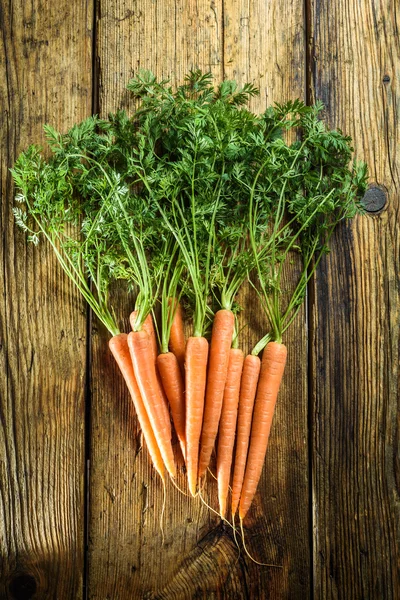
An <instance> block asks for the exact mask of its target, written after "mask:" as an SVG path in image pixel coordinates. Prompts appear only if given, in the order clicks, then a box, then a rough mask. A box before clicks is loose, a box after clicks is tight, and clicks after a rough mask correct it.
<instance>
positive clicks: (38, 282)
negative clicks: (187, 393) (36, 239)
mask: <svg viewBox="0 0 400 600" xmlns="http://www.w3.org/2000/svg"><path fill="white" fill-rule="evenodd" d="M399 8H400V6H399V3H398V2H397V0H379V1H378V0H359V1H358V2H348V1H347V0H306V1H304V0H290V1H289V0H281V1H278V0H207V1H206V0H189V1H186V2H184V0H164V1H161V0H160V1H158V2H157V1H156V0H98V1H97V3H96V4H94V2H93V0H85V1H84V0H57V1H54V2H46V1H45V0H30V1H29V2H26V0H0V26H1V42H0V44H1V49H0V108H1V139H0V144H1V161H0V165H1V166H0V168H1V186H2V187H1V193H2V202H1V213H0V230H1V244H0V253H1V274H0V282H1V283H0V285H1V298H0V315H1V320H0V348H1V352H0V373H1V375H0V549H1V557H0V598H1V599H3V598H7V599H16V600H25V599H30V598H36V599H40V600H42V599H47V598H49V599H53V598H54V599H57V600H63V599H73V600H79V599H81V598H86V597H87V598H90V599H99V600H100V599H101V600H103V599H104V600H105V599H110V600H125V599H132V598H147V599H150V598H151V599H191V598H199V599H200V598H204V599H213V598H215V599H216V598H227V599H235V598H238V599H253V598H254V599H259V598H260V599H261V598H273V599H281V598H287V599H290V600H295V599H297V598H299V599H304V598H316V599H323V600H324V599H331V598H332V599H338V600H353V599H357V600H358V599H377V600H378V599H379V600H381V599H382V600H383V599H384V600H390V599H396V598H397V599H398V598H400V577H399V545H400V544H399V542H400V536H399V516H400V496H399V491H400V463H399V452H398V447H399V414H400V412H399V406H398V398H399V394H398V391H399V371H398V369H399V339H400V338H399V319H400V311H399V306H400V304H399V289H400V279H399V273H400V233H399V232H400V229H399V209H400V202H399V201H400V198H399V182H400V179H399V174H400V173H399V170H400V155H399V150H398V148H399V142H400V129H399V128H400V121H399V116H400V41H399V30H398V23H399V22H400V14H399ZM138 67H147V68H151V69H152V70H154V71H155V72H156V73H157V74H158V75H162V76H171V79H172V81H173V82H182V79H183V76H184V75H185V73H186V72H187V71H188V69H189V68H194V67H200V68H202V69H203V70H211V71H212V72H213V73H214V75H215V76H216V78H218V79H221V78H222V77H229V78H236V79H238V80H239V81H241V82H245V81H253V82H255V83H256V84H257V85H258V86H260V89H261V95H260V98H259V99H254V100H253V101H252V108H253V109H255V110H261V109H263V108H264V107H265V105H266V104H267V103H271V102H273V101H275V100H278V101H283V100H286V99H289V98H295V97H300V98H303V99H304V100H306V101H307V102H312V100H313V99H315V98H320V99H322V100H323V101H324V103H325V105H326V117H327V120H328V122H329V123H330V124H331V125H332V126H338V127H341V128H342V129H343V130H344V131H345V132H346V133H349V134H351V135H352V136H353V138H354V144H355V149H356V153H357V156H358V157H359V158H363V159H365V160H367V162H368V164H369V166H370V174H371V184H372V186H373V187H374V188H375V192H376V191H377V190H376V188H378V186H380V189H381V190H383V191H384V195H383V199H385V198H386V205H385V206H384V208H383V209H382V210H380V211H378V212H377V209H379V208H382V206H381V205H380V204H379V201H380V197H379V188H378V195H377V194H375V195H372V197H371V196H370V198H369V200H368V201H367V208H368V209H369V211H370V212H369V213H368V214H367V216H364V217H358V218H356V219H355V220H354V222H352V223H351V224H349V225H347V226H343V227H341V228H340V230H339V231H338V232H337V234H336V236H335V238H334V241H333V252H332V253H331V255H330V256H328V257H327V258H326V260H324V262H323V263H321V265H320V267H319V269H318V272H317V275H316V277H315V279H314V281H313V283H312V285H310V290H309V297H308V303H307V306H306V307H305V309H304V310H303V311H302V312H301V314H300V315H299V318H298V319H297V321H296V323H295V324H294V325H293V327H292V329H291V332H290V335H289V336H288V337H287V338H286V342H287V344H288V346H289V365H288V369H287V372H286V374H285V380H284V384H283V389H282V392H281V394H280V399H279V404H278V407H277V411H276V417H275V420H274V426H273V432H272V438H271V442H270V449H269V452H268V457H267V460H266V467H265V470H264V475H263V479H262V483H261V485H260V490H259V493H258V495H257V498H256V502H255V505H254V507H253V508H252V510H251V513H250V514H249V518H248V519H247V521H246V536H247V542H248V546H249V549H250V550H251V552H252V553H253V555H254V556H255V557H256V558H257V559H258V560H260V561H269V562H273V563H274V564H279V565H282V567H283V568H282V569H272V568H265V567H257V566H256V565H255V564H254V563H252V562H251V561H249V560H248V558H246V557H245V556H243V553H242V554H241V555H240V557H238V552H237V548H236V546H235V543H234V540H233V538H232V535H231V533H230V531H229V529H227V528H224V527H223V526H222V525H221V522H220V521H219V519H218V518H217V517H215V516H213V515H212V514H211V513H210V512H209V511H208V510H207V509H205V508H204V507H203V506H202V505H201V504H200V503H199V502H196V501H189V500H188V499H187V498H185V497H183V496H182V495H180V494H179V493H178V492H177V491H176V490H174V488H172V487H170V488H169V489H168V504H167V511H166V519H165V537H166V539H165V544H164V545H163V546H161V534H160V530H159V526H158V518H159V513H160V510H161V498H162V495H161V490H160V486H159V483H158V482H157V479H156V478H155V477H154V472H153V471H152V470H151V468H150V466H149V462H148V459H147V455H146V452H145V451H143V450H142V447H141V439H140V434H139V432H138V428H137V422H136V418H135V415H134V412H133V409H132V406H131V404H130V402H129V399H128V396H127V393H126V390H125V388H124V385H123V382H122V380H121V377H120V376H119V374H118V372H117V369H116V367H115V365H114V364H113V361H112V359H111V357H110V354H109V351H108V348H107V335H106V332H105V331H104V330H103V329H102V328H101V327H99V325H98V323H97V322H95V321H92V320H91V318H90V315H89V314H88V312H87V309H86V307H85V305H84V304H83V302H82V300H81V299H80V298H79V297H78V295H77V293H76V291H75V290H74V289H73V287H72V286H71V284H70V283H69V281H68V280H67V279H66V277H65V276H64V274H63V273H62V271H61V269H60V267H59V266H58V265H57V262H56V260H55V258H54V257H53V256H52V255H51V254H50V253H49V251H48V249H47V248H46V247H45V246H40V247H38V248H35V249H34V248H32V247H28V246H27V244H26V242H25V239H24V236H23V235H22V234H21V233H20V232H19V231H17V230H16V228H15V226H14V223H13V217H12V213H11V207H12V204H13V189H12V184H11V178H10V174H9V171H8V169H9V167H10V166H11V165H12V164H13V161H14V159H15V157H16V156H17V154H18V153H19V152H20V151H21V150H22V149H23V148H25V147H26V146H27V145H28V144H29V143H31V142H39V141H40V140H42V139H43V130H42V124H43V123H45V122H50V123H52V124H53V125H55V126H56V127H58V128H61V129H66V128H67V127H69V126H70V125H72V124H73V123H74V122H75V121H77V120H80V119H82V118H83V117H85V116H87V115H89V114H91V113H93V112H95V113H100V114H101V115H106V114H107V113H108V111H111V110H115V109H116V108H117V107H119V106H127V105H128V104H129V97H128V95H127V94H126V92H125V85H126V83H127V81H128V79H129V78H130V77H131V76H132V75H133V73H135V71H136V70H137V69H138ZM371 194H373V193H372V192H371ZM374 210H375V212H372V211H374ZM294 270H295V266H294ZM288 276H289V274H288ZM247 303H248V310H249V311H250V310H252V319H251V327H250V328H249V329H247V330H246V331H245V333H244V336H243V345H244V348H245V349H247V347H248V346H249V345H250V344H251V342H252V341H253V340H254V339H256V338H257V336H258V334H259V333H260V332H261V331H262V328H263V322H262V319H261V317H260V315H259V314H257V312H256V309H255V308H253V309H252V302H251V298H250V297H249V298H247ZM120 306H121V314H124V315H127V314H128V313H129V310H130V309H131V305H130V304H129V302H128V301H127V300H125V301H122V300H121V302H120ZM210 500H211V501H212V502H214V501H215V497H213V496H211V497H210Z"/></svg>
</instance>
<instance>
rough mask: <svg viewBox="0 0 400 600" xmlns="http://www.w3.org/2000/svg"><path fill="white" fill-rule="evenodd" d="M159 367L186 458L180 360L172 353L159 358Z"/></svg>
mask: <svg viewBox="0 0 400 600" xmlns="http://www.w3.org/2000/svg"><path fill="white" fill-rule="evenodd" d="M157 367H158V371H159V373H160V377H161V382H162V385H163V388H164V391H165V394H166V396H167V398H168V402H169V405H170V407H171V413H172V419H173V422H174V426H175V431H176V435H177V436H178V440H179V443H180V446H181V450H182V454H183V457H185V454H186V451H185V396H184V386H183V379H182V374H181V371H180V369H179V364H178V359H177V357H176V356H175V354H173V353H172V352H166V353H165V354H159V355H158V356H157Z"/></svg>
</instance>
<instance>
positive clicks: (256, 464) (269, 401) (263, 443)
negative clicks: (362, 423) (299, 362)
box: [239, 342, 287, 520]
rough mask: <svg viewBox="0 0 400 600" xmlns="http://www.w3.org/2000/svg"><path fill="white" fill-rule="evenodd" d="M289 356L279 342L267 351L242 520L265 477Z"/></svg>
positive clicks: (270, 343)
mask: <svg viewBox="0 0 400 600" xmlns="http://www.w3.org/2000/svg"><path fill="white" fill-rule="evenodd" d="M286 355H287V349H286V346H284V345H283V344H279V343H277V342H269V344H267V346H266V347H265V350H264V352H263V357H262V362H261V373H260V379H259V382H258V389H257V396H256V403H255V406H254V414H253V424H252V427H251V436H250V447H249V454H248V457H247V464H246V472H245V476H244V482H243V488H242V493H241V496H240V504H239V518H240V519H241V520H242V519H244V517H245V516H246V514H247V511H248V510H249V508H250V505H251V503H252V501H253V498H254V495H255V493H256V490H257V485H258V482H259V480H260V477H261V471H262V468H263V464H264V458H265V453H266V451H267V445H268V438H269V432H270V429H271V423H272V418H273V416H274V409H275V403H276V399H277V396H278V392H279V387H280V385H281V381H282V376H283V372H284V370H285V364H286Z"/></svg>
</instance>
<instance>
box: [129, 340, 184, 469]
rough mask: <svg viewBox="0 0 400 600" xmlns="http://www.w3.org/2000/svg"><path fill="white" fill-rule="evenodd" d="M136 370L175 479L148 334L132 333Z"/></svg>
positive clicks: (168, 431) (150, 415) (155, 433)
mask: <svg viewBox="0 0 400 600" xmlns="http://www.w3.org/2000/svg"><path fill="white" fill-rule="evenodd" d="M128 345H129V350H130V353H131V358H132V363H133V371H134V373H135V377H136V381H137V384H138V387H139V390H140V394H141V396H142V398H143V402H144V404H145V406H146V410H147V414H148V415H149V419H150V423H151V426H152V428H153V431H154V435H155V437H156V439H157V443H158V446H159V448H160V452H161V456H162V458H163V461H164V464H165V466H166V468H167V470H168V472H169V473H170V475H171V476H172V477H174V476H175V464H174V455H173V451H172V444H171V434H170V429H169V430H168V426H167V424H166V422H165V415H164V409H163V403H164V401H163V398H162V395H161V393H160V388H159V383H158V380H157V375H156V366H155V363H154V361H153V360H152V350H151V341H150V338H149V336H148V335H147V333H146V331H143V330H141V331H131V332H130V334H129V335H128Z"/></svg>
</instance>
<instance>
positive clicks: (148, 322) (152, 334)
mask: <svg viewBox="0 0 400 600" xmlns="http://www.w3.org/2000/svg"><path fill="white" fill-rule="evenodd" d="M138 312H139V311H138V310H133V311H132V312H131V314H130V315H129V322H130V324H131V327H132V331H135V325H136V319H137V315H138ZM142 329H144V331H146V332H147V334H148V336H149V338H150V340H151V348H152V353H153V356H154V362H156V358H157V354H158V345H157V336H156V330H155V328H154V321H153V317H152V316H151V313H149V314H148V315H147V317H146V318H145V320H144V321H143V324H142Z"/></svg>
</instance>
